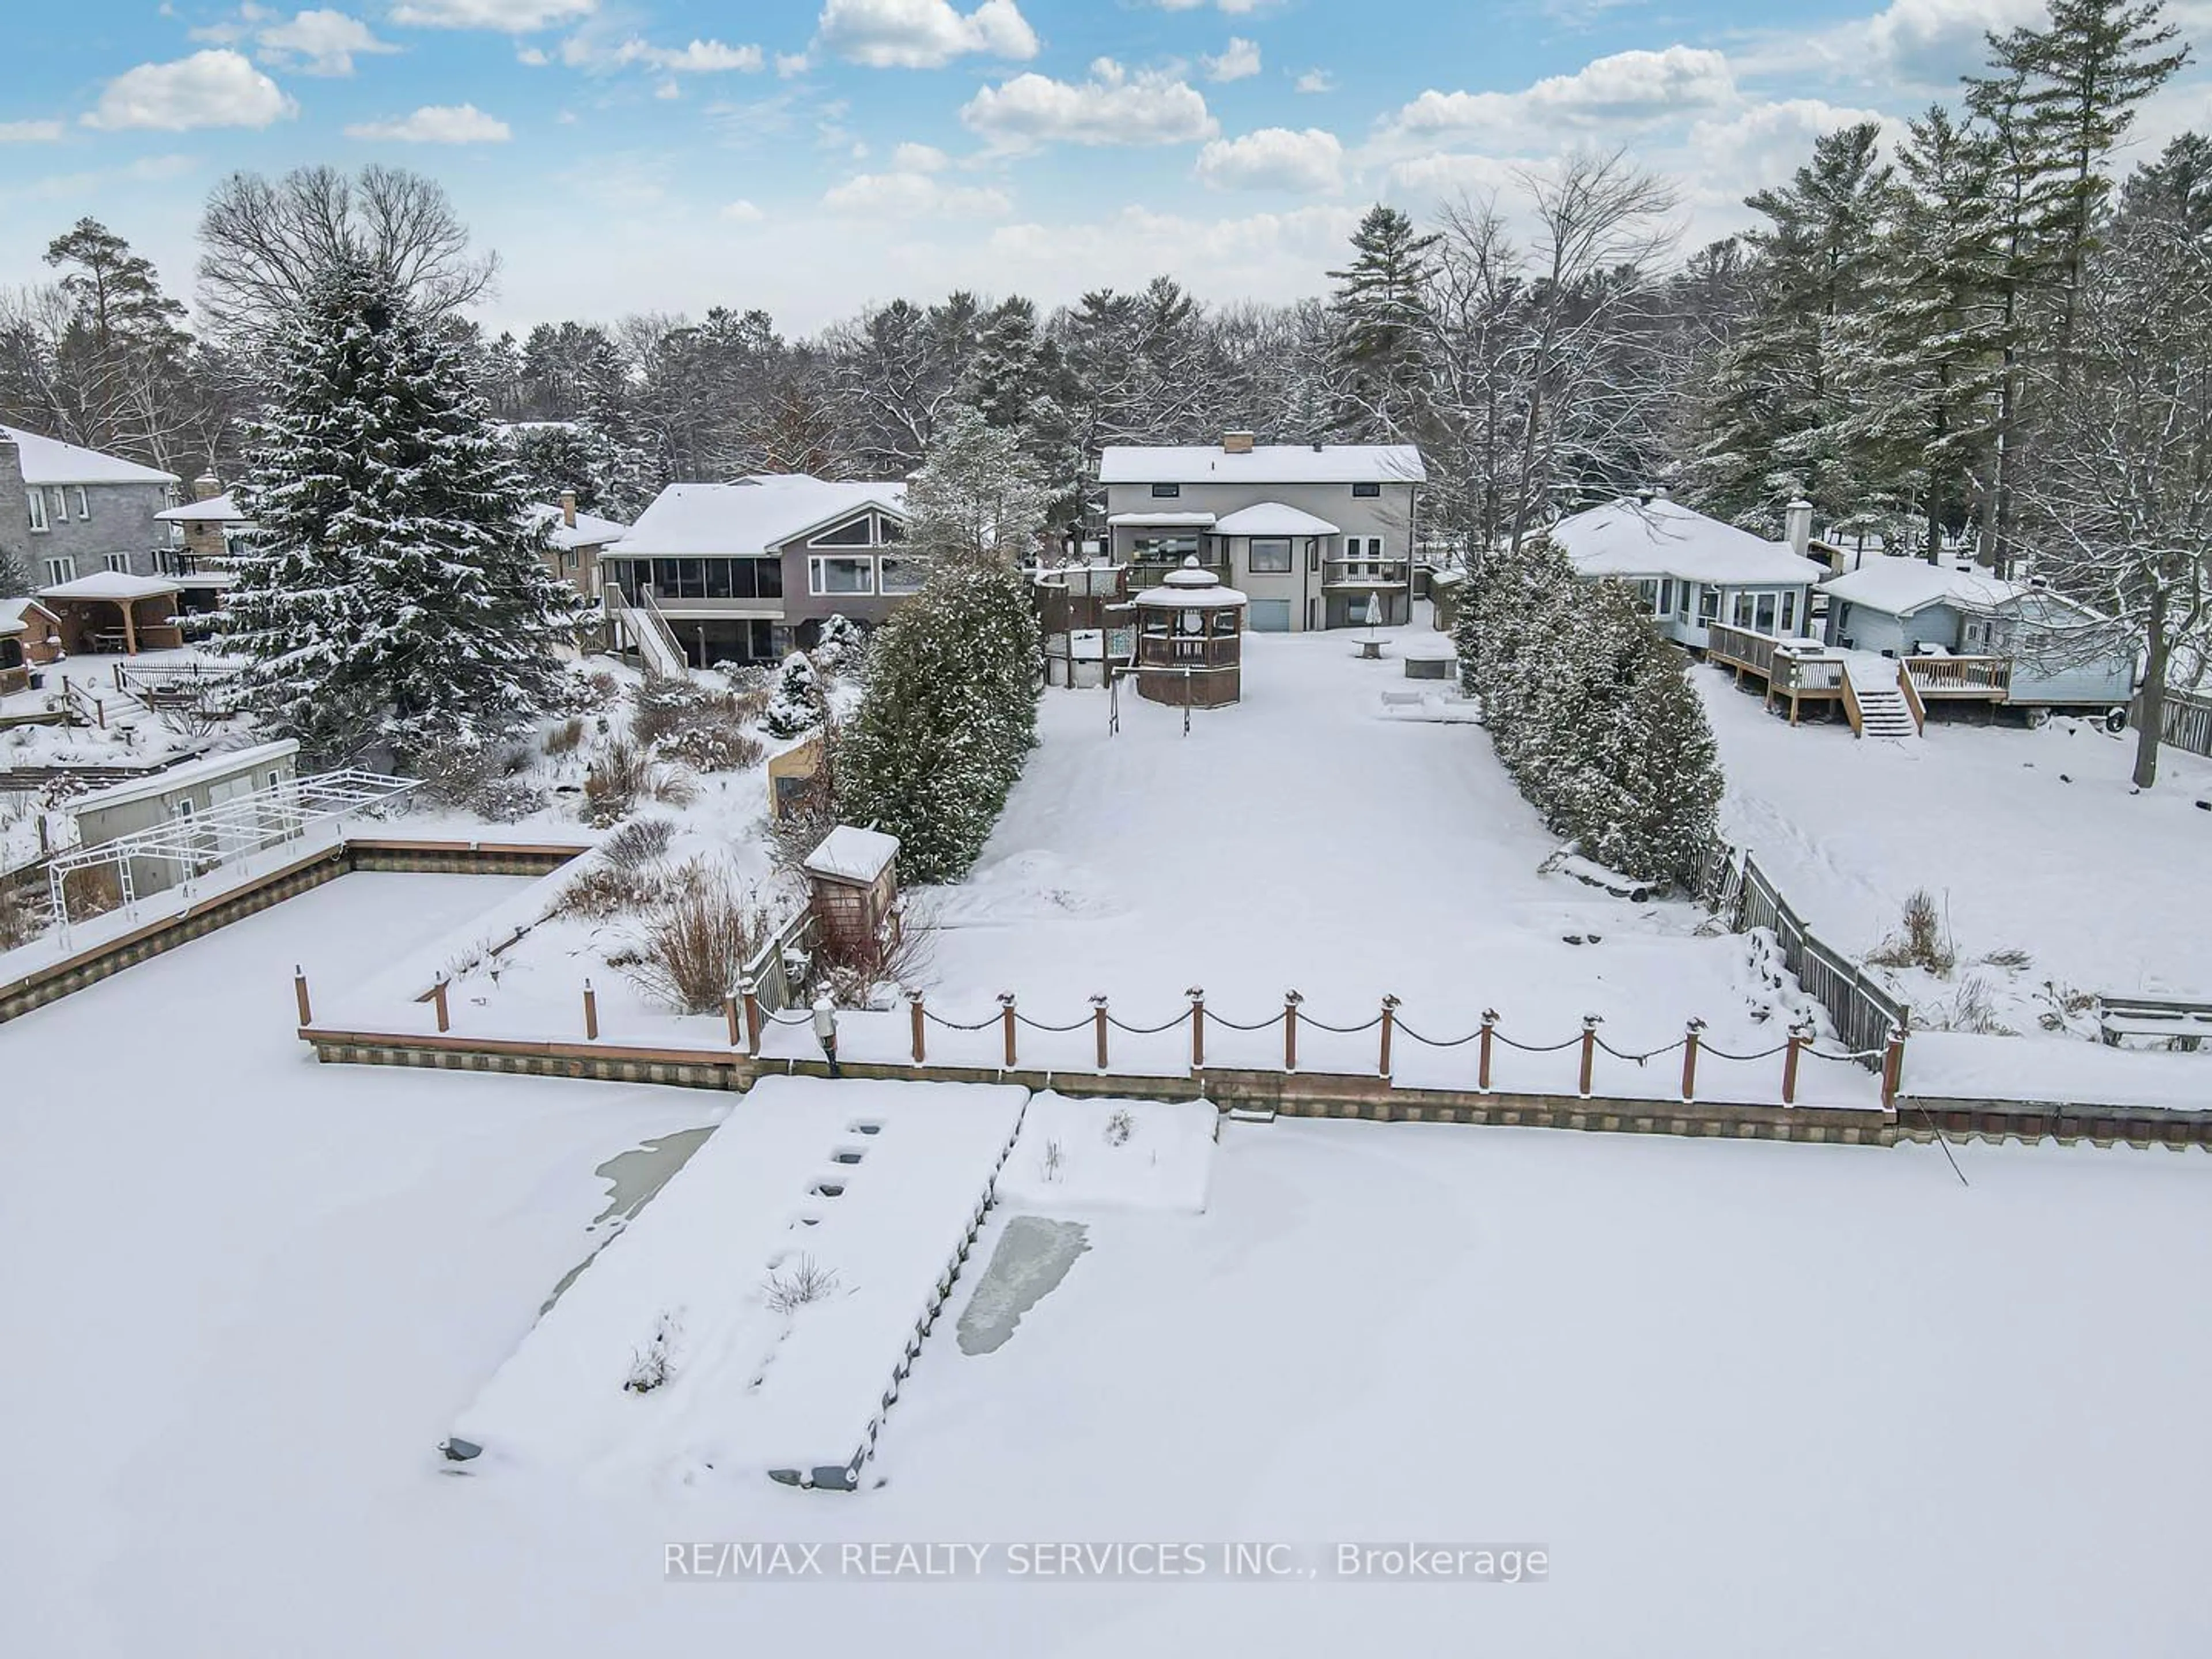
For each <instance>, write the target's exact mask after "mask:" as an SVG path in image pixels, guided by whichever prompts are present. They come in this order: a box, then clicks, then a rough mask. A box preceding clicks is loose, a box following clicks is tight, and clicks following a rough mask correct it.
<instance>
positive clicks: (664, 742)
mask: <svg viewBox="0 0 2212 1659" xmlns="http://www.w3.org/2000/svg"><path fill="white" fill-rule="evenodd" d="M749 697H750V694H745V695H744V696H741V695H740V694H738V693H735V692H729V691H716V690H713V689H712V688H710V687H708V686H704V685H702V684H698V683H697V682H696V681H694V680H654V681H651V682H649V683H648V684H647V685H646V686H645V687H644V689H643V690H641V691H640V692H639V693H638V699H637V709H636V712H635V714H632V715H631V717H630V736H631V737H632V738H634V739H635V741H636V742H638V743H641V744H646V745H647V746H648V747H649V748H651V749H652V750H653V752H654V753H655V754H656V755H659V756H661V757H664V758H665V759H668V760H671V761H678V762H681V763H683V764H684V765H686V766H689V767H692V768H695V769H697V770H699V771H702V772H734V771H736V770H738V769H739V768H741V767H746V766H754V765H757V764H758V763H759V762H760V758H761V756H762V754H763V750H762V748H761V745H760V742H759V739H757V738H755V737H753V736H752V735H751V733H750V732H747V731H745V729H744V720H745V715H746V713H747V704H748V699H749Z"/></svg>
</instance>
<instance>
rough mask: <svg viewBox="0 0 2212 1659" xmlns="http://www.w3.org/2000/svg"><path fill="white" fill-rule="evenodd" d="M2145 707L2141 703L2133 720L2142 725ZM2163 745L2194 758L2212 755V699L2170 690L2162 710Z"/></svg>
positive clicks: (2160, 730)
mask: <svg viewBox="0 0 2212 1659" xmlns="http://www.w3.org/2000/svg"><path fill="white" fill-rule="evenodd" d="M2130 714H2131V718H2132V719H2133V720H2134V721H2135V723H2136V724H2141V719H2142V702H2140V701H2138V702H2137V703H2136V707H2135V708H2134V709H2133V710H2131V711H2130ZM2159 741H2160V742H2161V743H2166V744H2172V746H2173V747H2174V748H2176V749H2185V750H2188V751H2189V752H2190V753H2191V754H2192V755H2212V696H2199V695H2197V693H2195V692H2191V691H2173V690H2169V691H2167V693H2166V700H2165V702H2164V703H2163V705H2162V706H2161V707H2160V710H2159Z"/></svg>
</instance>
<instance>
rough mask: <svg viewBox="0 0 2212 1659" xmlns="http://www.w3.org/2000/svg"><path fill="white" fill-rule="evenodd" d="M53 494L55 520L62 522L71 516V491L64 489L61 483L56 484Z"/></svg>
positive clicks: (58, 522) (57, 522)
mask: <svg viewBox="0 0 2212 1659" xmlns="http://www.w3.org/2000/svg"><path fill="white" fill-rule="evenodd" d="M53 496H54V522H55V523H56V524H60V523H62V522H63V521H64V520H66V519H68V517H69V491H67V490H66V489H63V488H62V487H61V486H60V485H59V484H56V485H55V486H54V489H53Z"/></svg>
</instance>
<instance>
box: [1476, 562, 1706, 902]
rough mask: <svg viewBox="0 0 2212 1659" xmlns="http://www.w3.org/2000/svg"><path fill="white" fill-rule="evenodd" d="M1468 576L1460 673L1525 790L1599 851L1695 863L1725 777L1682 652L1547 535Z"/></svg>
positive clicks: (1665, 869)
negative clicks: (1587, 577) (1578, 570)
mask: <svg viewBox="0 0 2212 1659" xmlns="http://www.w3.org/2000/svg"><path fill="white" fill-rule="evenodd" d="M1454 638H1455V643H1456V645H1457V646H1458V648H1459V652H1460V662H1461V678H1462V682H1463V684H1465V685H1466V687H1467V689H1468V690H1469V691H1470V692H1471V693H1473V694H1474V695H1476V696H1480V698H1481V699H1482V704H1483V716H1484V722H1485V724H1486V726H1488V728H1489V730H1490V735H1491V740H1492V744H1493V746H1494V747H1495V749H1496V750H1497V753H1498V760H1499V762H1500V763H1502V764H1503V765H1504V768H1505V769H1506V771H1507V772H1508V773H1509V774H1510V775H1511V777H1512V778H1513V781H1514V782H1515V784H1516V786H1517V787H1519V789H1520V791H1521V793H1522V794H1523V795H1524V796H1525V797H1527V799H1528V801H1529V803H1530V804H1531V805H1534V807H1535V808H1536V809H1537V811H1539V812H1541V813H1542V814H1543V817H1544V821H1545V823H1546V824H1547V825H1548V826H1549V827H1550V828H1551V829H1552V830H1553V832H1554V833H1555V834H1558V835H1559V836H1564V837H1567V838H1571V839H1572V840H1575V841H1577V842H1580V843H1581V845H1582V848H1583V852H1584V854H1587V855H1588V856H1589V857H1590V858H1592V859H1594V860H1596V861H1597V862H1599V863H1601V864H1603V865H1606V866H1608V867H1610V868H1612V869H1615V870H1618V871H1620V872H1622V873H1624V874H1626V875H1630V876H1634V877H1636V878H1639V879H1643V880H1649V881H1665V880H1678V879H1687V878H1690V877H1692V875H1693V874H1694V872H1696V869H1697V867H1698V861H1699V857H1700V855H1701V853H1702V850H1703V848H1704V847H1705V844H1706V842H1708V841H1709V840H1710V838H1711V835H1712V829H1713V822H1714V817H1715V814H1716V812H1717V810H1718V807H1719V804H1720V797H1721V790H1722V781H1721V771H1720V762H1719V754H1718V750H1717V747H1716V746H1715V744H1714V742H1713V737H1712V731H1711V726H1709V725H1708V724H1707V722H1706V720H1705V707H1704V705H1703V704H1702V703H1701V702H1699V699H1698V695H1697V692H1696V690H1695V689H1694V688H1693V687H1692V685H1691V684H1690V681H1689V659H1687V658H1686V656H1685V655H1684V654H1683V653H1681V652H1680V651H1678V650H1676V649H1675V648H1674V647H1673V646H1672V645H1670V644H1669V643H1668V641H1666V640H1665V639H1664V638H1662V636H1661V635H1660V634H1659V633H1658V631H1657V630H1656V629H1655V628H1653V626H1652V625H1651V622H1650V618H1649V617H1646V616H1645V615H1644V612H1643V611H1642V608H1641V607H1640V606H1639V605H1638V604H1637V603H1636V600H1635V599H1634V597H1633V595H1632V594H1631V593H1630V592H1628V590H1627V589H1626V588H1624V587H1622V586H1620V584H1618V583H1614V582H1597V583H1592V582H1588V581H1584V580H1582V579H1581V578H1580V577H1579V576H1577V574H1575V571H1574V568H1573V566H1572V565H1571V563H1570V562H1568V560H1567V557H1566V556H1565V554H1564V553H1562V552H1561V551H1560V550H1559V549H1558V548H1557V547H1555V546H1554V545H1553V544H1552V543H1551V542H1550V540H1549V539H1548V538H1543V537H1538V538H1534V539H1533V540H1531V541H1529V542H1528V543H1526V544H1523V545H1522V549H1521V550H1520V552H1519V553H1518V554H1505V553H1494V554H1492V555H1491V556H1488V557H1487V558H1486V559H1485V560H1484V561H1483V562H1482V563H1481V564H1480V566H1479V567H1478V568H1476V569H1475V571H1474V573H1473V574H1471V575H1470V577H1469V580H1468V595H1467V599H1466V601H1465V604H1464V605H1463V607H1462V611H1461V614H1460V617H1459V621H1458V623H1457V625H1456V627H1455V630H1454Z"/></svg>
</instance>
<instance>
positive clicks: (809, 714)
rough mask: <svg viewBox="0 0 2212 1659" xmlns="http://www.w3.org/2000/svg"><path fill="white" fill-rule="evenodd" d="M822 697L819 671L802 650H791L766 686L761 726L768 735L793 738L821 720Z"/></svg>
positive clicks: (824, 699) (823, 696) (823, 701)
mask: <svg viewBox="0 0 2212 1659" xmlns="http://www.w3.org/2000/svg"><path fill="white" fill-rule="evenodd" d="M826 697H827V694H826V693H825V691H824V690H823V684H822V676H821V673H820V672H819V671H817V669H816V668H815V666H814V664H813V661H812V659H810V658H809V657H808V656H807V654H806V653H805V652H804V651H794V652H793V653H791V654H790V655H789V656H787V657H786V658H785V659H783V665H782V666H781V667H780V668H778V669H777V670H776V671H775V683H774V684H771V685H770V686H769V694H768V708H767V709H766V711H765V712H764V713H763V714H762V715H761V730H762V731H763V732H767V733H768V734H769V736H770V737H772V738H795V737H797V736H799V734H800V733H801V732H811V731H812V730H813V729H814V728H815V727H816V726H819V725H821V724H822V717H823V709H824V708H825V707H826Z"/></svg>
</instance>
